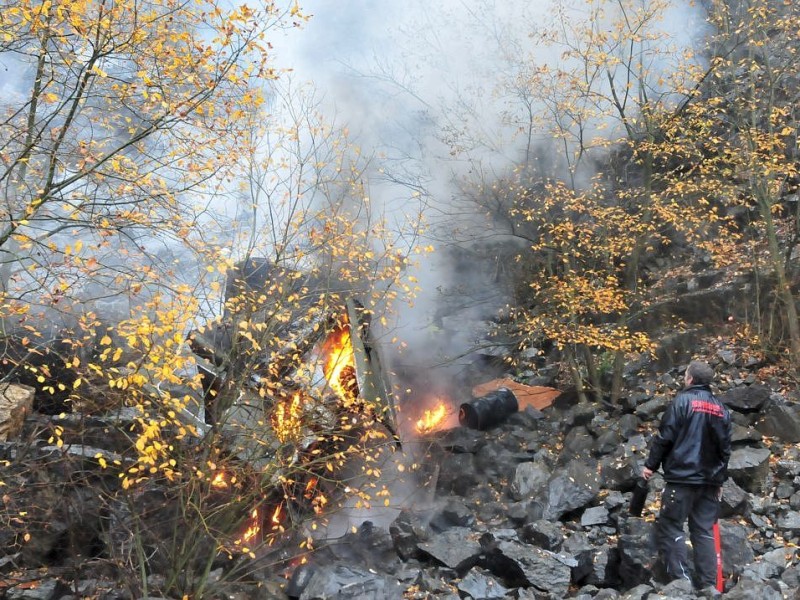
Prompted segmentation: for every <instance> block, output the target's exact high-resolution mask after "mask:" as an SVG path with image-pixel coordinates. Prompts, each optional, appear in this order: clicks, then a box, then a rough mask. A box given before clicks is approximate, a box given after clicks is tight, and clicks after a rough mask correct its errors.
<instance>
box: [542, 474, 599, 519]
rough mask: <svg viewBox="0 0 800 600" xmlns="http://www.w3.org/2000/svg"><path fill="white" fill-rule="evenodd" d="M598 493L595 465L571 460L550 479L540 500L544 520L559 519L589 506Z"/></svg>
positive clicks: (597, 477)
mask: <svg viewBox="0 0 800 600" xmlns="http://www.w3.org/2000/svg"><path fill="white" fill-rule="evenodd" d="M599 491H600V477H599V476H598V474H597V463H595V462H583V461H580V460H573V461H571V462H570V463H569V464H567V466H566V467H565V468H564V469H563V470H559V471H557V472H556V473H553V475H552V476H551V477H550V479H549V480H548V482H547V487H546V489H545V490H544V492H543V494H542V496H541V498H542V504H543V506H544V515H543V517H544V518H545V519H554V520H555V519H560V518H561V517H562V516H563V515H565V514H566V513H568V512H571V511H574V510H576V509H578V508H583V507H584V506H587V505H589V504H590V503H591V502H592V501H593V500H594V499H595V498H596V497H597V494H598V492H599Z"/></svg>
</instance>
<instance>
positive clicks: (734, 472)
mask: <svg viewBox="0 0 800 600" xmlns="http://www.w3.org/2000/svg"><path fill="white" fill-rule="evenodd" d="M770 455H771V452H770V451H769V450H768V449H767V448H741V449H739V450H734V451H733V452H732V453H731V458H730V461H729V462H728V475H730V476H731V478H732V479H733V480H734V481H735V482H736V483H737V484H738V485H740V486H741V487H742V489H744V490H745V491H748V492H751V493H754V494H759V493H761V492H763V490H764V486H765V484H766V482H767V476H768V475H769V457H770Z"/></svg>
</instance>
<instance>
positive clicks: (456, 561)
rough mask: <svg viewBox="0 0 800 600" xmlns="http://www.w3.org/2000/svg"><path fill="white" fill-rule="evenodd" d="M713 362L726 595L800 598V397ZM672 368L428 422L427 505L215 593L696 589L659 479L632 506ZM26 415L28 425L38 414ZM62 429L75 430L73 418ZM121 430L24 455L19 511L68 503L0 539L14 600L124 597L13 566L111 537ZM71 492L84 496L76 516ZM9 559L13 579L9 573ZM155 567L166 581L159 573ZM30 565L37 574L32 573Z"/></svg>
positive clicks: (452, 594)
mask: <svg viewBox="0 0 800 600" xmlns="http://www.w3.org/2000/svg"><path fill="white" fill-rule="evenodd" d="M714 361H715V367H716V370H717V372H718V373H719V374H721V377H720V379H719V385H718V386H717V388H716V389H717V391H718V396H719V397H720V398H721V399H722V400H723V402H725V403H726V404H727V406H729V408H730V409H731V411H732V414H733V415H734V421H735V427H734V437H733V444H734V448H733V455H732V458H731V461H730V469H729V474H730V479H729V480H728V481H727V483H726V484H725V486H724V488H723V494H722V514H721V516H720V528H721V532H722V544H723V560H724V573H725V578H726V593H725V597H726V598H731V599H744V598H766V599H772V598H775V599H778V598H787V597H788V598H793V597H797V598H800V595H798V594H797V592H796V590H798V588H800V564H798V554H797V547H798V544H800V448H798V447H797V446H796V444H797V442H800V407H799V406H798V403H797V402H796V400H797V399H796V398H795V397H792V396H791V395H790V394H789V393H786V392H783V391H782V388H781V385H780V384H779V383H778V382H777V381H774V380H771V379H769V378H768V377H764V376H763V374H759V375H758V376H757V375H756V373H757V371H756V369H757V367H758V365H757V364H743V361H741V360H738V359H737V358H736V356H735V355H732V354H730V353H719V354H718V355H717V356H716V358H715V359H714ZM680 373H681V369H680V368H676V369H674V370H672V371H670V372H668V373H666V374H662V375H660V377H659V378H658V380H656V379H655V378H654V377H653V376H644V375H642V376H633V375H631V377H630V378H629V390H630V393H629V394H628V397H627V398H626V399H625V400H624V401H623V402H622V403H621V404H619V405H618V406H614V407H609V406H598V405H596V404H589V403H578V402H573V403H571V404H570V403H568V402H564V401H562V402H556V403H555V405H554V406H553V407H550V408H547V409H545V410H543V411H538V410H535V409H532V408H527V409H525V410H523V411H521V412H518V413H516V414H513V415H512V416H510V417H509V418H508V419H507V420H506V421H505V422H503V423H502V424H501V425H499V426H497V427H495V428H493V429H490V430H488V431H478V430H472V429H467V428H461V427H459V428H454V429H450V430H447V431H442V432H438V433H436V434H432V435H431V436H430V437H429V438H428V439H427V440H425V442H426V443H425V444H420V446H421V447H424V448H425V452H424V455H422V456H419V457H417V459H418V460H417V462H418V463H419V464H421V465H423V467H422V475H423V479H424V480H426V481H428V482H430V485H431V488H430V490H429V491H430V494H429V495H428V497H427V499H426V501H425V502H422V503H420V505H417V506H406V507H402V508H398V513H397V514H396V517H394V518H393V520H392V521H391V523H390V524H389V525H388V526H379V525H376V524H374V521H369V520H367V521H364V522H363V523H362V524H361V526H360V527H359V528H358V529H357V530H356V531H353V532H350V533H348V534H346V535H344V536H342V537H340V538H337V539H336V540H332V541H330V542H329V543H327V544H325V545H322V544H320V549H318V550H317V551H316V552H315V553H314V554H313V555H311V556H310V558H309V560H308V562H306V563H304V564H302V565H301V566H298V567H296V568H293V569H292V570H290V571H285V572H282V573H278V572H277V571H276V570H274V569H269V568H265V569H262V570H261V571H258V572H255V573H252V574H250V575H249V581H247V582H240V583H237V584H236V585H235V586H234V585H231V586H229V587H227V588H225V587H224V586H219V587H218V588H217V589H221V590H225V596H224V597H229V598H239V599H244V598H265V597H269V598H278V599H281V598H282V599H284V600H286V599H291V600H317V599H320V600H322V599H334V598H335V599H337V600H347V599H353V600H356V599H364V598H374V599H384V598H386V599H394V598H397V599H398V600H399V599H429V598H435V599H441V600H455V599H459V598H463V599H470V598H471V599H474V600H482V599H493V598H518V599H542V600H543V599H556V598H580V599H581V600H589V599H590V598H597V599H608V598H624V599H626V600H639V599H644V598H648V599H656V598H659V599H667V598H695V597H698V596H697V592H695V591H693V589H692V587H691V585H689V584H688V583H687V582H674V583H670V584H665V583H664V580H663V573H662V572H661V568H660V565H659V562H658V561H657V556H656V554H657V553H656V551H655V548H654V545H653V532H654V518H655V515H656V514H657V510H658V501H659V497H660V494H659V490H660V488H662V487H663V480H661V479H660V478H659V476H658V475H656V476H655V477H654V479H653V480H652V483H651V492H650V497H649V503H648V505H647V506H646V507H645V510H644V512H643V515H642V517H633V516H631V515H630V514H629V511H628V505H629V501H630V496H631V492H632V490H633V488H634V485H635V483H636V481H637V478H638V476H639V473H640V469H641V464H642V462H643V460H644V458H645V455H646V452H647V446H648V442H649V439H650V437H651V436H652V434H653V432H654V428H655V426H656V425H657V423H658V419H659V417H660V415H661V413H662V411H663V410H664V408H665V407H666V406H667V405H668V403H669V401H670V400H671V398H672V396H673V395H674V393H675V392H676V391H677V390H678V389H679V387H680V383H679V381H680V379H681V377H680V376H679V375H680ZM42 418H43V417H42V416H41V415H39V416H37V417H35V419H42ZM53 418H54V419H57V418H59V417H53ZM61 418H62V420H63V417H61ZM77 418H78V417H77V416H75V415H73V416H70V419H72V420H74V419H77ZM31 419H34V417H29V426H30V424H31V423H38V422H39V421H36V420H33V421H32V420H31ZM62 427H63V428H64V429H65V430H66V431H67V433H68V432H69V427H70V423H69V419H67V421H65V422H63V423H62ZM118 430H119V429H118V428H117V427H116V426H114V424H113V423H111V422H108V421H98V423H97V428H94V429H93V428H91V427H89V428H87V427H86V422H84V423H82V424H81V428H80V431H81V432H84V435H85V439H81V440H79V441H80V444H78V443H77V442H76V444H75V446H74V451H73V453H72V460H71V462H70V463H69V465H67V467H64V466H63V465H64V463H63V462H59V463H57V464H58V465H60V466H59V467H58V468H56V467H55V466H53V467H52V468H47V469H38V470H37V469H35V468H31V467H30V464H29V466H28V467H27V470H26V473H27V474H28V475H26V477H28V479H25V480H24V481H23V483H25V484H26V485H27V486H28V487H27V488H26V489H27V491H26V489H21V490H18V491H19V493H20V494H21V495H20V497H17V498H15V499H13V500H12V499H10V497H9V496H7V497H6V498H4V502H6V503H9V502H13V503H14V504H15V507H17V508H18V509H20V510H24V505H25V503H26V502H28V501H32V502H36V503H37V504H42V503H48V502H50V503H52V504H53V506H58V507H61V508H59V510H57V511H54V512H53V518H52V520H53V522H52V523H51V528H50V530H51V531H52V532H53V535H52V536H50V537H46V536H41V537H39V538H38V542H37V544H38V545H36V546H28V547H26V549H25V552H24V553H17V554H13V555H11V554H8V553H6V552H4V551H3V550H2V548H5V547H10V546H11V544H9V543H0V582H2V585H3V587H0V592H2V593H4V594H5V595H4V597H5V598H13V599H21V598H38V599H42V600H58V599H64V598H77V597H86V596H89V597H97V598H104V599H109V600H110V599H112V598H119V599H123V598H124V599H126V600H127V598H129V597H130V596H129V594H127V593H126V592H125V591H124V590H123V589H120V587H119V586H114V584H113V581H110V580H109V579H102V578H101V577H100V576H99V575H98V574H97V573H93V576H92V578H81V577H80V573H81V569H80V568H77V569H72V570H71V571H70V573H71V574H73V576H74V574H76V573H77V574H78V575H79V576H78V577H74V578H73V579H67V576H66V574H65V571H64V570H62V571H57V570H51V571H49V572H48V573H47V575H43V574H42V571H37V572H36V574H35V575H34V574H31V575H30V576H29V577H25V576H24V575H21V573H22V572H24V570H25V569H28V570H29V573H33V572H34V569H35V568H39V567H46V566H47V565H48V561H49V560H52V558H53V557H54V556H56V555H59V556H60V557H61V563H60V564H62V565H66V564H72V565H75V564H80V561H81V560H82V559H83V560H88V559H90V558H92V557H98V556H102V554H103V552H104V550H103V546H104V544H109V543H113V535H111V534H109V532H108V523H107V522H104V523H103V524H102V525H101V524H100V523H99V522H95V521H93V520H92V518H93V516H94V517H96V518H97V519H104V518H107V516H108V515H107V514H106V512H104V511H106V510H107V509H106V507H102V506H95V505H96V504H97V502H96V496H93V495H92V494H91V490H92V486H111V485H114V482H112V481H108V480H106V479H104V478H103V476H102V475H101V473H102V471H100V470H98V469H97V468H96V465H95V466H94V467H93V464H94V463H93V462H92V461H93V456H94V454H95V450H96V448H95V446H101V445H103V444H107V443H109V442H110V441H111V440H112V439H113V437H114V436H113V435H112V432H113V431H118ZM87 431H97V435H95V436H91V435H88V434H86V433H85V432H87ZM102 431H105V432H106V433H105V434H102ZM107 451H108V449H107V448H106V449H104V452H106V453H107ZM54 452H56V449H55V448H52V447H48V446H45V445H39V446H36V447H35V448H21V447H17V446H15V445H14V444H11V443H5V444H2V445H0V458H2V459H3V460H4V461H8V462H6V463H4V464H6V465H7V466H8V465H11V466H12V467H13V466H14V465H16V464H18V463H19V461H20V460H21V457H27V458H25V459H26V460H30V461H36V460H38V461H44V464H46V459H47V456H49V454H52V453H54ZM120 460H123V461H124V460H125V459H124V456H120ZM95 462H96V461H95ZM53 464H54V465H55V464H56V463H53ZM58 469H61V471H59V470H58ZM12 470H13V469H12ZM67 471H69V473H75V472H81V473H82V474H83V476H84V477H86V481H87V485H86V486H85V487H83V488H80V489H78V490H77V491H75V490H73V491H72V492H71V493H72V494H78V493H80V494H83V496H85V497H80V498H78V497H77V496H75V497H72V498H71V499H70V502H69V503H65V502H64V499H63V498H59V497H58V491H57V490H58V487H57V486H58V478H59V477H65V478H68V477H70V474H69V473H68V472H67ZM14 473H15V476H17V478H18V479H19V480H20V481H22V479H20V478H21V477H22V475H21V474H19V473H17V472H16V471H15V472H14ZM7 480H8V481H9V482H12V481H16V480H15V479H14V478H13V477H11V478H7ZM6 493H8V492H6ZM22 494H35V495H36V498H35V499H33V500H30V499H26V497H25V496H24V495H22ZM48 494H49V496H48ZM50 496H52V497H50ZM93 503H94V504H93ZM76 506H83V507H88V509H86V510H84V512H82V513H81V514H80V515H76V514H72V513H70V512H69V511H70V510H73V509H74V507H76ZM6 508H8V506H7V507H6ZM7 514H8V511H7ZM59 524H60V526H58V527H56V526H54V525H59ZM11 535H12V528H5V529H4V530H3V531H2V532H0V542H2V541H3V540H5V541H6V542H9V541H10V539H11V538H10V537H9V536H11ZM65 554H69V558H70V561H67V560H65V559H64V558H65ZM229 568H231V567H230V566H226V565H225V564H224V563H221V564H220V565H216V564H215V565H214V570H213V571H212V572H211V574H210V577H211V579H214V578H217V579H219V578H223V577H224V574H225V570H226V569H229ZM12 570H13V571H14V573H15V579H14V581H13V582H11V583H9V582H10V581H11V580H10V578H6V579H4V575H8V574H9V573H10V572H12ZM59 574H60V575H59ZM152 578H153V587H155V588H157V585H156V584H157V576H156V575H155V574H154V575H153V576H152ZM34 579H35V581H36V585H35V586H33V585H27V584H25V582H28V583H29V582H31V581H33V580H34ZM24 584H25V585H24ZM220 597H222V596H220Z"/></svg>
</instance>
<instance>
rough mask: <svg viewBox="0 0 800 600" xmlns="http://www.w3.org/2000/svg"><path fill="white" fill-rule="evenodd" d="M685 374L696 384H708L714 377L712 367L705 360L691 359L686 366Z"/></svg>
mask: <svg viewBox="0 0 800 600" xmlns="http://www.w3.org/2000/svg"><path fill="white" fill-rule="evenodd" d="M686 374H687V375H688V376H689V377H691V378H692V383H693V384H696V385H708V384H709V383H711V381H712V380H713V379H714V369H712V368H711V366H710V365H709V364H708V363H707V362H703V361H702V360H693V361H692V362H690V363H689V366H688V367H686Z"/></svg>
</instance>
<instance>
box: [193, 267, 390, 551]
mask: <svg viewBox="0 0 800 600" xmlns="http://www.w3.org/2000/svg"><path fill="white" fill-rule="evenodd" d="M319 285H320V284H319V282H316V281H314V280H312V279H311V278H309V277H307V276H305V275H303V274H301V273H298V272H293V271H288V270H285V269H280V268H278V267H276V266H275V265H271V264H269V263H268V262H267V261H264V260H256V259H250V260H248V261H246V262H244V263H242V264H240V265H238V266H237V268H236V269H235V270H234V271H233V272H232V273H231V274H230V276H229V278H228V283H227V286H226V303H225V307H226V309H225V312H224V314H223V316H222V318H221V319H218V320H217V321H215V322H214V323H212V324H210V325H209V326H207V327H205V328H203V329H202V330H198V331H195V332H193V333H192V334H191V335H190V337H189V340H190V345H191V347H192V349H193V351H194V352H195V353H196V354H197V356H199V357H201V359H203V360H204V361H205V362H204V363H203V364H202V367H201V370H200V372H201V375H202V383H203V389H204V392H205V397H204V405H205V409H206V415H205V420H206V422H208V423H209V424H210V425H211V427H212V428H214V429H215V430H216V431H217V432H218V433H219V435H221V436H222V439H223V440H224V444H225V446H226V447H227V448H229V451H230V452H232V453H233V454H234V455H235V457H236V458H237V459H238V460H241V461H244V462H246V463H247V464H249V465H251V466H252V467H253V468H255V469H257V470H259V471H260V472H262V473H264V474H265V476H266V480H265V483H267V484H268V485H269V487H271V488H272V489H274V490H275V492H274V498H273V500H272V501H271V503H269V502H268V503H267V504H268V506H267V505H265V507H264V508H263V509H262V510H261V511H258V512H254V515H255V516H253V515H251V518H249V519H248V523H249V525H248V527H247V529H246V531H245V532H244V533H243V535H242V537H241V540H240V541H241V543H242V544H244V542H246V541H247V540H248V539H251V538H252V537H254V536H255V535H256V533H259V532H262V533H263V532H264V531H274V530H276V528H280V527H283V525H284V523H285V521H286V519H290V518H291V515H292V514H300V513H306V512H314V513H319V512H321V510H322V509H323V508H324V507H325V506H326V505H328V504H329V502H330V501H331V497H333V496H335V495H336V494H337V493H339V492H341V491H343V490H344V489H345V488H346V484H345V479H346V477H345V475H344V473H346V472H347V471H348V469H349V468H350V467H349V462H350V460H351V459H352V458H353V457H354V456H356V455H357V454H358V453H357V452H355V451H354V449H355V448H364V447H366V446H368V445H370V444H371V443H374V441H375V440H377V441H378V442H380V441H381V440H386V439H392V440H393V441H394V444H395V445H396V446H397V445H399V438H398V435H397V430H396V426H395V421H396V417H395V411H394V403H393V396H392V393H391V387H390V385H389V383H388V381H387V379H386V377H385V374H384V372H383V369H382V366H381V363H380V359H379V356H378V353H377V351H376V349H375V346H374V344H373V340H372V337H371V331H370V319H369V317H370V313H369V311H368V310H366V309H365V308H364V307H363V306H362V305H361V304H360V303H359V302H358V301H357V300H355V299H354V298H351V297H347V298H344V299H343V300H341V302H336V301H335V299H336V298H337V297H338V296H337V295H335V294H328V295H322V296H321V295H320V294H319V292H317V291H316V290H317V289H318V288H319ZM319 289H322V288H319ZM320 299H322V300H323V301H320ZM332 299H333V300H334V301H332ZM337 474H338V475H337ZM220 482H222V480H220Z"/></svg>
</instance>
